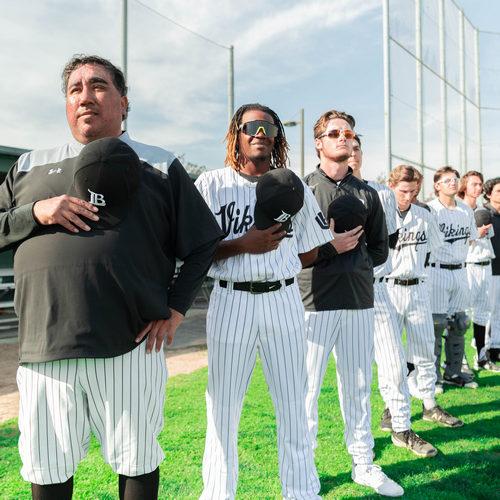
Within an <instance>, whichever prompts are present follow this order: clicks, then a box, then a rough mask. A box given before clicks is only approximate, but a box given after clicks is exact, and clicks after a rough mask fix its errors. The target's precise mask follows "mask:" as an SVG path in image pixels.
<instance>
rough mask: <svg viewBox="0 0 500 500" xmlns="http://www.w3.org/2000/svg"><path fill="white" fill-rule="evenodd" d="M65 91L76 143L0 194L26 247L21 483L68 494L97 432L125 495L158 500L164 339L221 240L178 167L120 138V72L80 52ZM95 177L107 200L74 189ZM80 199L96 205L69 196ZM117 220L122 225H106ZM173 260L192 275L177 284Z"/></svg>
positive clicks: (25, 162) (14, 173)
mask: <svg viewBox="0 0 500 500" xmlns="http://www.w3.org/2000/svg"><path fill="white" fill-rule="evenodd" d="M63 90H64V93H65V96H66V116H67V120H68V124H69V127H70V130H71V133H72V135H73V139H74V140H73V141H71V142H70V143H68V144H65V145H64V146H62V147H59V148H54V149H48V150H39V151H38V150H37V151H31V152H29V153H25V154H23V155H21V157H20V158H19V160H18V161H17V162H16V164H15V165H14V166H13V167H12V168H11V170H10V171H9V173H8V175H7V179H6V180H5V182H4V183H3V184H2V185H1V186H0V219H1V228H2V230H1V232H0V245H1V247H2V248H14V249H15V258H14V273H15V276H16V292H15V293H16V297H15V301H16V311H17V314H18V316H19V342H20V366H19V369H18V373H17V382H18V386H19V395H20V408H19V429H20V432H21V435H20V438H19V451H20V455H21V459H22V464H23V465H22V469H21V475H22V476H23V478H24V479H25V480H26V481H29V482H31V483H32V485H31V490H32V496H33V498H34V499H37V500H46V499H58V500H60V499H63V500H64V499H69V498H71V496H72V490H73V474H74V473H75V471H76V468H77V466H78V463H79V462H80V461H81V460H82V459H83V457H84V456H85V455H86V452H87V449H88V446H89V442H90V433H91V432H93V433H94V434H95V436H96V437H97V439H98V441H99V443H100V445H101V451H102V455H103V457H104V460H105V461H106V462H107V463H108V464H109V465H110V466H111V468H112V469H113V471H114V472H116V473H117V474H119V495H120V498H121V499H127V500H132V499H134V500H139V499H154V498H157V494H158V482H159V467H158V466H159V464H160V462H161V461H162V460H163V457H164V454H163V451H162V450H161V448H160V445H159V443H158V440H157V436H158V434H159V433H160V431H161V429H162V426H163V402H164V392H165V382H166V378H167V371H166V366H165V358H164V354H163V352H162V349H161V347H162V342H163V339H164V338H165V337H166V338H167V342H168V343H171V342H172V340H173V338H174V334H175V331H176V329H177V327H178V325H179V324H180V323H181V321H182V319H183V317H184V314H185V312H186V310H187V309H188V307H189V306H190V304H191V302H192V300H193V299H194V297H195V294H196V291H197V289H198V288H199V286H200V285H201V283H202V280H203V278H204V276H205V274H206V272H207V270H208V267H209V265H210V263H211V260H212V256H213V254H214V252H215V248H216V246H217V242H218V240H219V238H220V236H221V233H220V229H219V227H218V226H217V223H216V221H215V220H214V218H213V216H212V214H211V212H210V211H209V210H208V207H207V206H206V204H205V202H204V201H203V199H202V198H201V196H200V195H199V193H198V192H197V190H196V189H195V187H194V185H193V183H192V181H191V179H190V178H189V176H188V175H187V173H186V172H185V170H184V169H183V167H182V165H181V164H180V162H179V160H177V159H176V158H175V156H174V155H173V154H171V153H169V152H168V151H165V150H163V149H160V148H157V147H153V146H148V145H146V144H141V143H138V142H136V141H134V140H132V139H131V138H130V137H129V136H128V134H127V133H126V132H123V131H122V128H121V124H122V120H123V119H124V118H125V117H126V116H127V111H128V99H127V87H126V83H125V78H124V75H123V73H122V72H121V71H120V70H119V69H118V68H117V67H115V66H114V65H113V64H111V63H110V62H109V61H107V60H106V59H102V58H100V57H97V56H76V57H74V58H73V59H72V60H71V61H69V63H68V64H67V65H66V67H65V68H64V71H63ZM104 138H119V139H120V140H118V139H104ZM134 151H135V152H134ZM136 153H137V154H136ZM138 156H140V158H142V159H146V160H148V161H150V162H151V164H152V165H154V166H155V167H157V168H153V167H151V166H149V165H146V164H145V163H142V162H141V161H140V160H139V157H138ZM121 165H123V168H120V166H121ZM129 167H130V168H129ZM82 170H83V173H82ZM160 170H162V171H163V172H160ZM92 171H96V174H95V177H96V178H97V179H99V180H100V181H102V182H103V183H104V184H103V185H102V186H103V190H96V191H92V190H90V191H89V190H88V189H86V188H85V187H82V186H80V184H79V183H78V182H77V179H80V177H81V178H83V179H87V178H88V179H90V178H92V177H93V175H92V174H91V172H92ZM109 172H115V174H114V177H109V175H110V174H109ZM165 174H168V175H165ZM117 182H118V184H117ZM72 189H76V190H77V191H81V192H82V196H84V197H85V198H86V200H84V199H81V198H80V197H77V196H70V195H68V194H65V193H69V192H71V190H72ZM116 191H119V192H118V193H117V192H116ZM108 194H109V195H111V198H109V197H108ZM117 195H118V198H119V197H120V196H123V197H124V198H125V205H124V206H123V207H122V210H123V213H122V214H121V216H120V219H119V220H116V219H113V216H112V212H111V211H112V210H114V208H115V206H114V204H113V199H114V198H115V197H116V196H117ZM92 203H95V204H96V205H97V206H95V205H94V204H92ZM98 207H99V210H98ZM115 216H116V217H117V215H116V214H115ZM110 217H111V219H110V220H114V223H113V224H114V225H112V226H107V225H105V224H103V223H104V222H105V221H106V220H109V218H110ZM194 219H196V221H197V224H198V226H197V229H198V231H193V226H192V221H193V220H194ZM117 224H119V225H117ZM176 257H178V258H180V259H183V260H184V265H183V267H182V269H181V271H180V274H179V276H178V278H177V281H176V282H175V283H174V284H173V285H172V286H171V281H172V277H173V273H174V269H175V258H176ZM146 337H147V339H146ZM143 340H144V341H143Z"/></svg>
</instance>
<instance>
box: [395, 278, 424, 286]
mask: <svg viewBox="0 0 500 500" xmlns="http://www.w3.org/2000/svg"><path fill="white" fill-rule="evenodd" d="M389 280H392V281H394V284H395V285H401V286H413V285H418V284H419V283H420V281H421V280H420V279H419V278H412V279H409V280H402V279H399V278H387V281H389Z"/></svg>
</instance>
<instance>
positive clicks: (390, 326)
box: [373, 282, 411, 432]
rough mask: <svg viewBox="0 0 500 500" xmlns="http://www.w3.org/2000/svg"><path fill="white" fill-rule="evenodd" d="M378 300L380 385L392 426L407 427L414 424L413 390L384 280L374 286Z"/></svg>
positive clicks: (401, 429)
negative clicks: (409, 382)
mask: <svg viewBox="0 0 500 500" xmlns="http://www.w3.org/2000/svg"><path fill="white" fill-rule="evenodd" d="M373 290H374V296H375V302H374V305H375V307H374V309H375V337H374V342H375V362H376V363H377V366H378V388H379V390H380V394H381V395H382V398H383V400H384V402H385V404H386V406H387V407H388V408H389V410H390V412H391V418H392V429H393V430H394V431H395V432H403V431H407V430H408V429H409V428H410V426H411V423H410V419H411V410H410V393H409V390H408V382H407V372H408V369H407V366H406V357H405V353H404V348H403V342H402V338H401V334H402V329H401V327H400V325H399V322H398V318H397V316H396V315H397V313H396V310H395V309H394V306H393V304H392V302H391V300H390V298H389V294H388V292H387V287H386V285H385V283H384V282H382V283H380V282H376V283H375V284H374V286H373Z"/></svg>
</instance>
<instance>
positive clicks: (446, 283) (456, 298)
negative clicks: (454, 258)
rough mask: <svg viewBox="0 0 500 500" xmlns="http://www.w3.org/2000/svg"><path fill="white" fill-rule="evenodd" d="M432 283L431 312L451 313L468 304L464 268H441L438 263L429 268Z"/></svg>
mask: <svg viewBox="0 0 500 500" xmlns="http://www.w3.org/2000/svg"><path fill="white" fill-rule="evenodd" d="M430 269H431V271H430V278H431V283H432V287H431V289H432V312H433V313H434V314H453V313H456V312H462V311H465V310H466V309H467V308H468V306H469V302H470V300H469V285H468V282H467V272H466V270H465V269H463V268H462V269H441V268H440V267H439V264H438V263H436V267H431V268H430Z"/></svg>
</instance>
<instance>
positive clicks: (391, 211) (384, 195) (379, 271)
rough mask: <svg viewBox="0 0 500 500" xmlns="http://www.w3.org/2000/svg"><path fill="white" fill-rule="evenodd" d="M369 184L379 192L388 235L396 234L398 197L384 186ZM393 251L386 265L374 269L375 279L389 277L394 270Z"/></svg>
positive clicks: (372, 182) (370, 182)
mask: <svg viewBox="0 0 500 500" xmlns="http://www.w3.org/2000/svg"><path fill="white" fill-rule="evenodd" d="M367 184H368V185H369V186H370V187H371V188H373V189H375V191H377V194H378V197H379V198H380V203H381V204H382V208H383V209H384V215H385V224H386V226H387V234H389V235H390V234H394V233H395V232H396V231H397V230H398V212H397V205H396V197H395V196H394V193H393V192H392V190H391V189H389V188H388V187H387V186H384V184H380V183H378V182H374V181H367ZM391 256H392V249H391V248H390V249H389V257H388V258H387V260H386V261H385V262H384V264H382V265H380V266H377V267H375V268H374V269H373V276H374V277H375V278H382V277H384V276H386V275H388V274H389V273H390V272H391V270H392V258H391Z"/></svg>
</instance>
